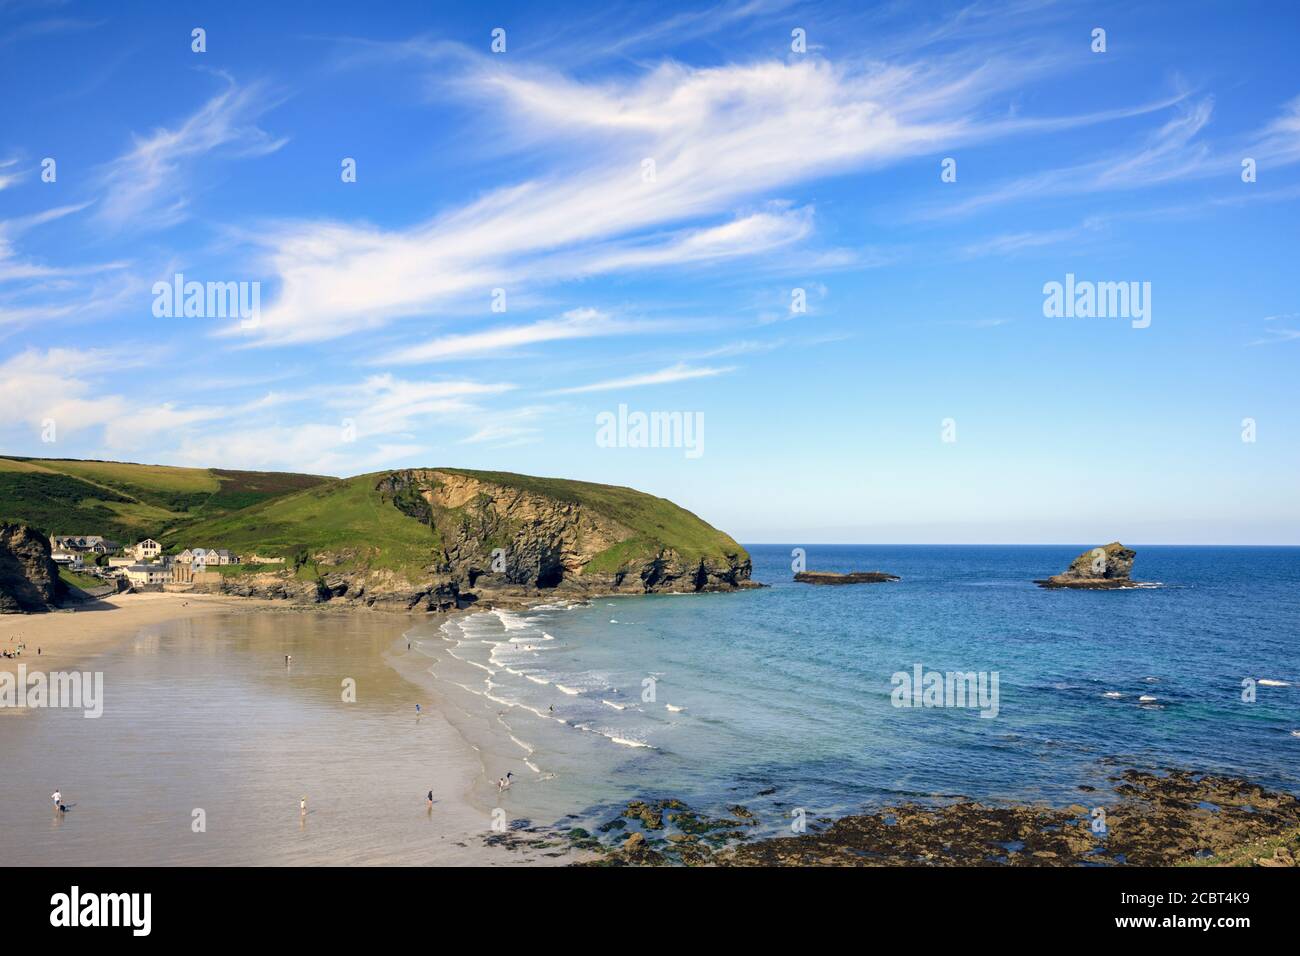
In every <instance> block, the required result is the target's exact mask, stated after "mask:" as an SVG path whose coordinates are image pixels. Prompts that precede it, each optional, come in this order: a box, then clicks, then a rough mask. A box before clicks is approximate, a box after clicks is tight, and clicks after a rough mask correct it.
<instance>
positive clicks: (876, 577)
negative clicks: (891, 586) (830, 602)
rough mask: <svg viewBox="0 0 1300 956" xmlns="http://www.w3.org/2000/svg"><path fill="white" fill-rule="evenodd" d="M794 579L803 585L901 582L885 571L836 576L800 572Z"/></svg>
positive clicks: (832, 572) (896, 576)
mask: <svg viewBox="0 0 1300 956" xmlns="http://www.w3.org/2000/svg"><path fill="white" fill-rule="evenodd" d="M794 579H795V580H796V581H799V582H801V583H803V584H880V583H882V582H885V581H901V580H902V578H900V577H899V576H898V575H897V574H886V573H885V572H884V571H850V572H849V573H848V574H836V573H835V572H834V571H799V572H798V573H796V574H795V576H794Z"/></svg>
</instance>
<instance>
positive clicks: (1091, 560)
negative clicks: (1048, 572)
mask: <svg viewBox="0 0 1300 956" xmlns="http://www.w3.org/2000/svg"><path fill="white" fill-rule="evenodd" d="M1136 557H1137V552H1136V551H1134V550H1132V549H1131V548H1126V547H1124V545H1122V544H1120V543H1119V542H1118V541H1112V542H1111V543H1110V544H1108V545H1106V546H1105V547H1103V548H1090V549H1089V550H1087V551H1085V552H1083V554H1081V555H1079V556H1078V557H1077V558H1075V559H1074V560H1073V561H1071V562H1070V566H1069V567H1068V568H1066V569H1065V570H1064V571H1063V572H1062V573H1060V574H1054V575H1052V576H1051V577H1050V578H1046V579H1044V580H1041V581H1035V582H1034V583H1035V584H1037V585H1038V586H1039V587H1040V588H1078V589H1081V590H1094V591H1104V590H1108V589H1112V588H1131V587H1133V586H1134V585H1135V584H1137V583H1138V582H1136V581H1134V580H1133V579H1132V578H1131V577H1129V575H1130V574H1132V572H1133V559H1134V558H1136Z"/></svg>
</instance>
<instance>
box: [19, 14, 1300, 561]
mask: <svg viewBox="0 0 1300 956" xmlns="http://www.w3.org/2000/svg"><path fill="white" fill-rule="evenodd" d="M196 30H199V31H202V32H201V33H198V34H196V33H195V31H196ZM1298 38H1300V5H1297V4H1294V3H1283V2H1277V3H1268V2H1259V3H1250V4H1229V3H1209V2H1198V0H1189V2H1180V3H1176V4H1172V3H1171V4H1160V3H1143V4H1132V3H1128V2H1124V3H1113V4H1108V3H1088V4H1078V3H1070V2H1042V0H1011V2H1006V3H996V4H995V3H981V2H975V3H970V2H965V3H944V2H917V3H901V2H886V3H879V4H873V3H865V2H863V3H859V2H853V3H850V2H842V3H840V2H826V3H786V2H781V0H739V2H730V3H722V4H718V5H695V4H690V5H686V4H677V5H674V4H671V3H654V4H630V3H617V2H615V3H604V4H599V5H597V4H566V3H553V4H550V3H548V4H545V5H541V4H532V3H519V4H491V3H478V2H475V3H468V2H466V3H457V2H453V3H440V4H437V5H433V4H428V3H414V2H412V3H404V2H388V3H385V4H382V5H369V4H357V3H337V2H335V3H319V2H312V3H306V2H299V3H294V2H287V3H277V4H274V5H272V4H263V3H244V2H223V3H194V4H186V5H184V6H183V7H182V6H181V5H178V4H173V3H163V2H159V3H135V2H122V3H114V4H101V3H84V4H81V3H71V2H69V3H63V2H46V0H0V90H2V91H3V95H0V406H3V408H4V410H5V411H4V414H3V416H0V452H3V453H4V454H10V455H26V456H35V457H59V458H101V459H113V460H126V461H139V462H148V463H160V464H170V465H190V466H208V467H223V468H246V469H266V470H287V471H302V472H311V473H318V474H329V475H338V476H346V475H353V474H359V473H364V472H370V471H378V470H382V469H388V468H400V467H413V466H429V467H436V466H456V467H465V468H483V469H493V470H504V471H516V472H522V473H526V474H538V475H549V476H559V477H568V478H577V479H583V480H587V481H597V482H604V483H611V484H619V485H629V486H632V487H635V488H639V489H641V490H644V491H648V492H651V493H653V494H656V495H659V496H662V497H666V498H669V499H671V500H673V501H676V502H678V503H679V504H681V505H683V506H684V507H686V508H688V509H690V510H691V511H694V512H695V513H697V514H699V515H700V516H701V517H703V518H705V519H706V520H707V521H709V522H710V523H712V524H714V525H715V526H717V527H720V528H722V529H724V530H726V531H728V532H729V533H731V534H732V535H733V536H734V537H736V538H737V539H738V540H740V541H742V542H751V543H757V542H765V541H775V542H902V543H905V542H917V543H943V542H949V543H977V542H987V543H1065V542H1080V543H1094V542H1105V541H1110V540H1115V539H1119V540H1122V541H1124V542H1125V543H1199V544H1214V543H1218V544H1300V495H1298V494H1297V487H1298V486H1300V482H1298V481H1297V478H1298V477H1300V401H1297V397H1298V396H1300V388H1298V386H1297V371H1298V370H1300V295H1297V290H1296V281H1297V275H1298V273H1297V269H1296V261H1295V260H1296V254H1297V248H1298V245H1297V239H1300V215H1298V214H1300V74H1298V73H1297V72H1296V70H1295V66H1294V52H1295V46H1296V42H1297V39H1298ZM178 274H180V275H181V276H183V279H182V280H181V281H182V282H192V283H199V284H200V285H199V286H198V288H199V291H200V293H201V294H200V295H198V296H197V297H195V298H194V299H193V302H192V303H191V305H192V308H191V309H189V310H188V311H187V310H186V309H185V308H184V300H185V295H184V294H183V295H182V296H181V300H180V302H172V301H171V299H172V296H170V295H169V294H168V292H167V290H169V289H172V288H174V286H175V283H176V281H177V280H176V278H175V277H176V276H177V275H178ZM1067 276H1072V277H1073V279H1072V280H1067ZM1067 282H1072V283H1074V284H1075V285H1073V286H1072V290H1077V289H1079V288H1082V286H1080V285H1079V284H1080V283H1085V284H1086V283H1123V284H1124V286H1123V289H1124V290H1125V291H1126V292H1131V293H1132V299H1131V301H1130V302H1129V305H1128V308H1127V309H1125V308H1124V307H1123V303H1122V302H1121V301H1120V300H1119V299H1118V298H1112V299H1110V300H1108V299H1106V297H1105V296H1102V297H1101V298H1100V299H1099V302H1102V304H1103V305H1107V306H1108V307H1107V308H1099V309H1097V310H1094V311H1096V312H1101V313H1105V314H1095V315H1086V314H1085V315H1079V314H1067V315H1059V314H1051V311H1052V310H1051V309H1050V308H1049V307H1048V306H1047V304H1046V303H1047V300H1048V298H1049V290H1050V289H1051V284H1052V283H1059V284H1060V285H1061V286H1062V288H1064V287H1065V286H1066V284H1067ZM223 284H233V285H229V286H227V285H223ZM1130 284H1132V285H1130ZM210 287H211V288H215V289H217V290H221V289H233V290H239V291H242V292H243V293H244V294H245V300H244V301H245V303H246V304H247V305H248V306H249V308H248V309H246V310H245V314H243V315H233V316H232V315H229V314H225V310H223V309H220V308H217V305H218V304H219V302H218V299H219V298H220V296H218V297H217V298H215V299H213V300H212V301H209V298H208V295H207V293H208V291H209V289H210ZM1110 288H1111V292H1112V296H1113V295H1114V294H1115V292H1114V290H1115V289H1116V288H1118V287H1117V286H1112V287H1110ZM182 293H185V289H184V287H182ZM254 297H256V298H254ZM254 302H256V305H257V308H256V309H254V308H252V305H253V303H254ZM1139 304H1140V305H1141V308H1139ZM1077 311H1084V310H1083V309H1079V310H1077ZM1116 313H1118V314H1116ZM620 407H623V409H624V412H623V414H624V419H625V420H626V421H628V422H630V423H631V424H632V426H634V425H635V422H636V416H637V414H638V413H641V414H645V415H647V416H648V415H650V414H651V413H654V412H659V413H680V416H681V417H680V420H681V421H682V422H684V423H690V424H691V426H692V427H691V429H689V430H687V431H686V432H684V433H683V437H682V439H681V440H680V441H676V442H670V443H669V444H670V445H674V446H675V447H637V445H638V432H637V431H636V429H635V427H630V428H628V429H619V428H618V427H614V428H610V427H604V428H603V429H602V424H601V423H602V422H604V423H606V426H608V422H609V421H610V420H611V419H614V420H617V418H618V416H619V410H620ZM687 439H689V441H688V440H687Z"/></svg>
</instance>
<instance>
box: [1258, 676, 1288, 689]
mask: <svg viewBox="0 0 1300 956" xmlns="http://www.w3.org/2000/svg"><path fill="white" fill-rule="evenodd" d="M1259 686H1260V687H1290V686H1291V682H1290V681H1288V680H1272V679H1270V678H1268V677H1261V678H1260V679H1259Z"/></svg>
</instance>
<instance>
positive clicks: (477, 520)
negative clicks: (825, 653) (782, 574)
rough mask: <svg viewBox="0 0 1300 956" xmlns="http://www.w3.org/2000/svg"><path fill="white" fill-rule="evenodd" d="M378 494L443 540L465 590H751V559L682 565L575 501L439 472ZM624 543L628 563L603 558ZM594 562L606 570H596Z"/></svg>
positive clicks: (413, 474)
mask: <svg viewBox="0 0 1300 956" xmlns="http://www.w3.org/2000/svg"><path fill="white" fill-rule="evenodd" d="M380 490H381V492H382V493H383V494H384V495H385V496H386V497H389V498H391V500H392V501H393V502H394V504H395V505H396V506H397V507H399V508H401V509H402V510H403V511H405V512H406V513H407V514H408V515H410V516H412V517H415V518H419V519H420V520H421V521H425V522H426V523H428V524H429V525H430V526H431V527H432V528H433V529H434V530H435V531H436V532H437V535H438V538H439V540H440V541H441V547H442V560H441V563H440V566H439V568H438V570H439V571H441V572H443V573H446V574H448V575H450V576H451V579H452V580H453V581H454V582H455V583H456V584H457V585H458V587H459V588H461V589H462V590H467V589H479V590H484V591H487V590H490V591H497V592H503V593H508V592H510V591H517V590H519V589H523V590H545V589H552V588H558V589H560V590H564V591H579V592H581V591H590V592H597V593H608V592H614V591H618V592H627V593H638V592H640V593H645V592H651V591H721V590H732V589H734V588H738V587H746V586H749V585H750V582H749V575H750V570H751V568H750V561H749V558H748V557H747V556H745V555H744V554H743V552H741V551H737V552H736V553H735V554H733V555H723V556H720V557H713V558H709V557H705V558H691V557H686V556H683V555H681V554H679V553H678V552H677V551H675V550H673V549H672V548H666V547H660V546H657V545H651V544H648V543H642V542H640V541H639V540H638V536H637V534H636V532H634V531H633V530H632V529H631V528H628V527H626V526H624V525H623V524H621V523H619V522H618V521H617V520H615V519H613V518H611V517H609V516H608V515H604V514H601V513H600V512H598V511H595V510H593V509H591V508H588V507H585V506H583V505H582V504H580V503H578V502H576V501H568V500H563V499H559V498H554V497H550V496H548V495H544V494H538V493H535V492H530V491H527V490H524V489H520V488H513V487H508V486H504V485H499V484H496V483H493V482H488V481H483V480H481V479H479V478H476V477H473V476H470V475H461V474H456V473H453V472H446V471H440V470H437V469H411V470H407V471H401V472H395V473H394V474H392V475H390V476H388V477H387V478H385V479H384V480H383V482H381V484H380ZM619 545H627V547H626V556H625V557H621V556H620V557H618V558H614V557H609V556H608V555H607V554H606V552H609V551H610V549H611V548H615V547H616V546H619ZM598 557H602V564H601V567H600V568H598V569H597V568H592V567H590V566H589V565H590V564H591V562H592V561H593V560H595V559H596V558H598Z"/></svg>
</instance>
